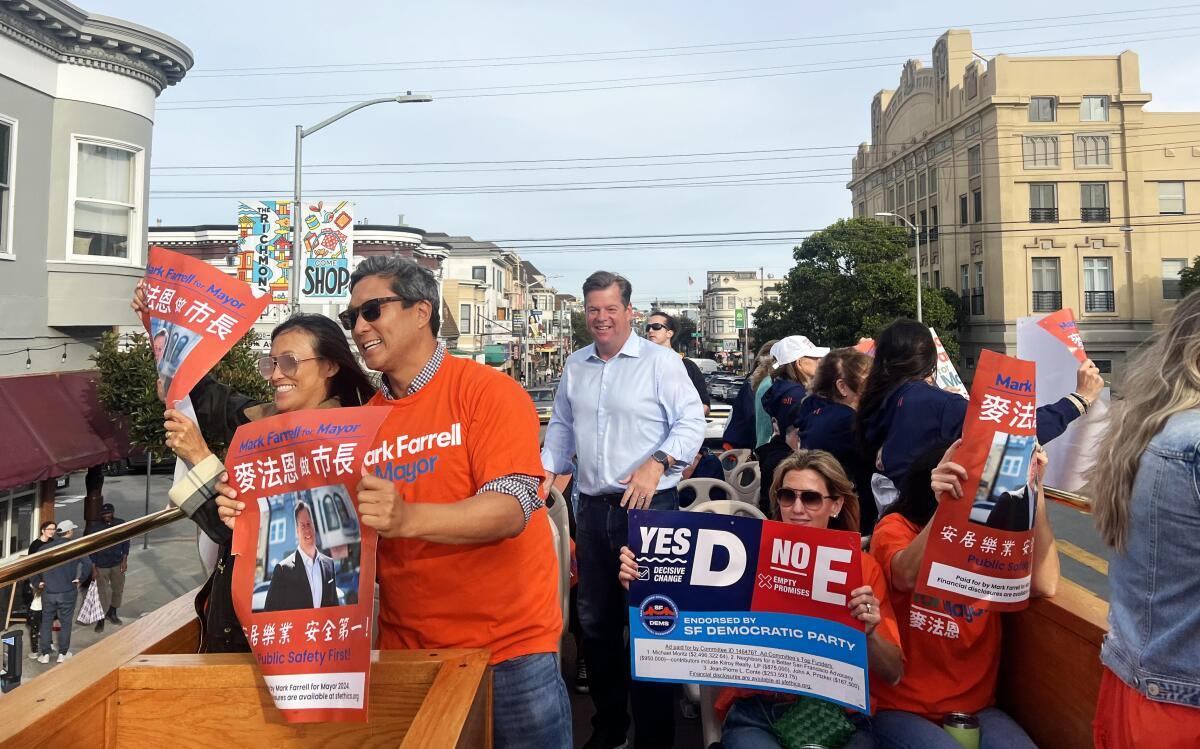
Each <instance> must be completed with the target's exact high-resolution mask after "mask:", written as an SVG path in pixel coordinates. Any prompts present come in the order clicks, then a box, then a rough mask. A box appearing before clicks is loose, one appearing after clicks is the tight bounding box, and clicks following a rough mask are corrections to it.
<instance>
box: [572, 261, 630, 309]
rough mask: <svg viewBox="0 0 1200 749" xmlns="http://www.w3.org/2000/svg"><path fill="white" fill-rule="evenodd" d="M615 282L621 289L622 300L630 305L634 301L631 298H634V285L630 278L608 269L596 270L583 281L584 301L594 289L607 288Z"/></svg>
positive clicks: (626, 304)
mask: <svg viewBox="0 0 1200 749" xmlns="http://www.w3.org/2000/svg"><path fill="white" fill-rule="evenodd" d="M613 284H616V285H617V288H619V289H620V290H621V302H622V303H623V304H624V305H625V306H626V307H628V306H629V305H630V304H631V303H632V302H631V301H630V300H631V299H632V298H633V286H632V285H631V284H630V283H629V279H628V278H626V277H625V276H622V275H618V274H616V273H609V272H608V271H606V270H598V271H596V272H595V273H593V274H592V275H590V276H588V277H587V280H586V281H584V282H583V299H584V303H586V302H587V295H588V294H590V293H592V292H593V291H600V290H601V289H607V288H608V287H609V286H612V285H613Z"/></svg>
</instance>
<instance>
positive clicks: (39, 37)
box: [0, 0, 194, 94]
mask: <svg viewBox="0 0 1200 749" xmlns="http://www.w3.org/2000/svg"><path fill="white" fill-rule="evenodd" d="M0 35H3V36H6V37H8V38H10V39H13V40H14V41H16V42H18V43H20V44H23V45H24V46H26V47H29V48H30V49H33V50H35V51H37V52H39V53H41V54H43V55H46V56H47V57H49V58H51V59H53V60H55V61H56V62H59V63H64V64H68V65H80V66H83V67H88V68H96V69H98V70H105V71H108V72H110V73H116V74H117V75H123V76H126V77H129V78H133V79H135V80H138V81H141V82H143V83H145V84H147V85H148V86H150V87H151V88H153V89H154V92H155V93H156V94H159V93H162V91H163V89H165V88H166V87H167V86H172V85H174V84H176V83H178V82H179V81H181V80H183V76H184V75H185V74H186V73H187V71H188V70H190V69H191V67H192V64H193V63H194V59H193V57H192V51H191V50H190V49H188V48H187V47H186V46H185V45H184V44H183V43H182V42H179V41H177V40H176V39H173V38H171V37H169V36H167V35H166V34H162V33H160V32H158V31H154V30H153V29H149V28H146V27H145V26H139V25H138V24H136V23H131V22H129V21H124V20H121V19H119V18H110V17H108V16H101V15H91V14H89V13H87V12H86V11H84V10H83V9H81V8H78V7H76V6H74V5H72V4H71V3H68V2H64V0H0Z"/></svg>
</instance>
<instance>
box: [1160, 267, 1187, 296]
mask: <svg viewBox="0 0 1200 749" xmlns="http://www.w3.org/2000/svg"><path fill="white" fill-rule="evenodd" d="M1185 268H1187V259H1186V258H1163V261H1162V295H1163V299H1182V298H1183V293H1182V292H1181V291H1180V289H1179V275H1180V274H1181V273H1183V270H1184V269H1185Z"/></svg>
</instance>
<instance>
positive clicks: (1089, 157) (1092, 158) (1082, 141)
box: [1075, 135, 1111, 167]
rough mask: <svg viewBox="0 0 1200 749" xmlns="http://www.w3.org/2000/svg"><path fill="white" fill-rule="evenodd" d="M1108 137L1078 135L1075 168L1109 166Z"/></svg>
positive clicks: (1076, 137) (1076, 138)
mask: <svg viewBox="0 0 1200 749" xmlns="http://www.w3.org/2000/svg"><path fill="white" fill-rule="evenodd" d="M1110 163H1111V161H1110V159H1109V155H1108V136H1107V135H1076V136H1075V166H1076V167H1081V166H1109V164H1110Z"/></svg>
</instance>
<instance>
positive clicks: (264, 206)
mask: <svg viewBox="0 0 1200 749" xmlns="http://www.w3.org/2000/svg"><path fill="white" fill-rule="evenodd" d="M292 208H293V206H292V201H290V200H248V201H243V202H241V203H239V204H238V217H237V226H238V257H239V264H238V278H241V279H242V280H243V281H245V282H246V283H249V284H250V285H251V286H253V287H254V288H256V289H258V290H259V292H260V293H264V294H270V295H271V304H289V303H290V302H291V297H290V290H291V285H290V274H291V272H292V219H293V215H294V211H293V210H292Z"/></svg>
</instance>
